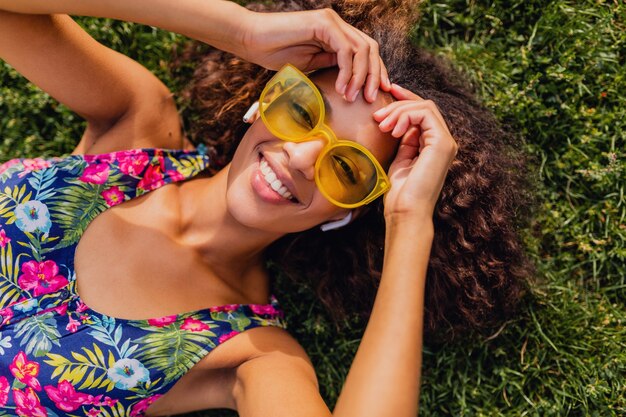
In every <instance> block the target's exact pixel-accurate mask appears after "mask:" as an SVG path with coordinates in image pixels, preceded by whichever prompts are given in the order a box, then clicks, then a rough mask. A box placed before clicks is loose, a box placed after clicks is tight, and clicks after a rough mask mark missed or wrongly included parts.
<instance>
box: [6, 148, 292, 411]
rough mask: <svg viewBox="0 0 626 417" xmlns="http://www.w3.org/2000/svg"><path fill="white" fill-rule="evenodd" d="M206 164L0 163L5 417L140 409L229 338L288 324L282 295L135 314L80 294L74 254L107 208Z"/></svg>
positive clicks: (133, 154) (168, 159)
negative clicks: (113, 311) (102, 308)
mask: <svg viewBox="0 0 626 417" xmlns="http://www.w3.org/2000/svg"><path fill="white" fill-rule="evenodd" d="M207 166H208V157H207V156H205V155H204V154H202V153H201V152H198V151H192V152H189V151H182V150H165V149H135V150H130V151H123V152H113V153H109V154H102V155H93V156H86V155H70V156H66V157H63V158H50V159H41V158H36V159H13V160H10V161H8V162H6V163H4V164H2V165H0V416H16V415H17V416H29V417H31V416H33V417H43V416H89V417H96V416H101V417H109V416H115V417H122V416H141V415H143V414H144V412H145V410H146V409H147V408H148V406H149V405H150V404H151V403H152V402H154V401H155V400H156V399H157V398H159V397H160V396H161V395H163V394H165V393H166V392H167V391H168V390H169V389H170V388H171V387H172V386H173V385H174V383H176V382H177V381H178V380H179V379H180V378H181V377H182V376H183V375H185V373H186V372H188V371H189V370H190V369H191V367H193V366H194V364H196V363H198V361H200V360H201V359H202V358H203V357H204V356H206V355H207V354H208V353H209V352H210V351H211V350H212V349H214V348H215V347H216V346H217V345H219V344H220V343H223V342H224V341H226V340H228V339H229V338H231V337H233V336H234V335H236V334H238V333H240V332H243V331H245V330H247V329H250V328H254V327H258V326H278V327H282V328H285V327H286V325H285V321H284V316H283V313H282V311H281V310H280V309H279V306H278V302H277V300H276V298H275V297H274V296H273V295H272V296H271V298H270V304H265V305H260V304H231V305H224V306H219V307H209V308H206V309H203V310H199V311H193V312H189V313H184V314H178V315H172V316H166V317H158V318H154V319H149V320H126V319H119V318H114V317H109V316H106V315H104V314H100V313H97V312H95V311H94V310H91V309H90V308H89V307H88V306H87V305H85V303H83V302H82V301H81V299H80V297H79V295H78V294H77V292H76V289H75V288H76V274H75V270H74V253H75V250H76V246H77V245H78V241H79V239H80V238H81V236H82V234H83V232H84V231H85V229H86V228H87V226H88V225H89V223H90V222H91V221H93V219H94V218H95V217H96V216H97V215H98V214H100V213H102V212H104V211H105V210H106V209H107V208H109V207H112V206H114V205H116V204H120V203H122V202H124V201H128V200H130V199H132V198H133V197H137V196H140V195H142V194H145V193H146V192H149V191H151V190H154V189H156V188H159V187H161V186H163V185H165V184H169V183H173V182H177V181H182V180H185V179H188V178H191V177H193V176H195V175H197V174H198V173H200V172H201V171H203V170H204V169H205V168H207Z"/></svg>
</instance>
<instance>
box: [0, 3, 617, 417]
mask: <svg viewBox="0 0 626 417" xmlns="http://www.w3.org/2000/svg"><path fill="white" fill-rule="evenodd" d="M80 21H81V23H82V24H84V25H85V26H86V28H87V29H88V30H89V31H90V33H92V34H93V35H94V36H96V37H97V38H98V39H99V40H101V41H102V42H103V43H105V44H107V45H110V46H112V47H113V48H115V49H116V50H119V51H121V52H124V53H127V54H128V55H130V56H132V57H134V58H136V59H138V60H139V61H140V62H142V63H143V64H144V65H146V66H148V67H149V68H150V69H152V70H153V71H155V72H156V73H157V74H158V75H159V76H160V77H161V78H162V79H164V80H165V81H166V82H167V83H168V85H170V87H172V88H173V89H174V90H178V89H180V84H179V83H176V82H174V81H173V80H172V74H170V73H169V72H168V69H167V64H166V62H167V60H168V59H169V56H170V53H171V49H172V48H173V47H174V46H175V45H176V42H177V41H178V40H180V37H178V36H174V35H171V34H168V33H165V32H163V31H158V30H154V29H152V28H147V27H140V26H135V25H132V24H127V23H111V22H107V23H106V24H102V22H99V23H98V25H97V26H96V25H95V24H94V23H93V20H90V19H81V20H80ZM414 38H415V41H416V42H417V43H418V44H420V45H423V46H424V47H427V48H429V49H432V50H434V51H436V52H437V53H438V54H441V55H444V56H446V57H448V58H450V59H451V60H452V61H453V62H455V64H456V65H457V66H458V67H460V68H462V69H463V70H464V71H465V72H467V73H468V74H469V76H470V77H471V79H472V80H474V81H475V83H476V85H477V86H478V89H479V91H480V94H481V97H482V98H483V100H484V102H485V103H486V104H487V105H488V106H489V107H490V108H492V109H493V110H494V111H495V112H496V114H497V115H498V116H499V118H500V119H501V120H503V121H505V122H506V123H507V124H509V125H510V126H511V127H512V128H513V129H514V130H515V131H517V132H519V133H520V134H521V135H523V136H524V137H525V138H526V140H527V145H526V146H527V150H528V152H529V153H530V154H531V155H533V156H534V157H535V160H536V161H537V163H536V169H537V174H538V177H539V179H540V191H539V192H540V199H539V200H540V206H539V210H538V212H537V214H536V217H535V221H534V224H533V227H532V229H531V230H529V231H527V232H526V234H525V239H526V241H527V244H528V247H529V251H530V253H531V254H532V256H533V258H534V260H535V262H536V264H537V266H538V271H539V274H538V275H539V276H538V282H537V283H536V284H534V285H533V293H534V297H533V301H532V302H531V303H530V305H528V306H527V308H525V309H524V310H523V311H521V312H520V314H519V316H518V317H516V318H515V320H513V321H511V322H508V323H506V325H505V326H503V328H502V329H501V331H499V332H498V333H497V334H494V335H493V337H489V338H485V337H479V336H475V337H472V338H470V339H464V340H459V341H456V342H453V343H449V344H445V345H442V346H426V347H425V350H424V371H423V373H424V377H423V381H424V384H423V387H422V394H421V403H420V408H421V414H422V415H424V416H447V415H452V416H496V415H503V416H527V415H528V416H618V415H626V388H625V381H626V331H625V330H624V324H625V323H626V308H625V307H626V305H625V304H626V303H625V300H626V262H625V258H626V196H625V186H626V181H625V180H624V177H625V176H626V151H625V149H626V98H625V96H624V94H625V93H626V7H625V6H624V5H623V4H622V2H619V1H563V0H559V1H521V0H518V1H516V2H508V1H507V2H505V1H500V0H492V1H490V2H487V1H469V0H467V1H463V0H451V1H446V2H430V3H428V4H426V5H425V6H424V9H423V18H422V20H421V22H420V23H419V25H418V26H417V27H416V28H415V30H414ZM82 129H84V125H83V123H82V122H81V121H80V120H79V119H78V118H77V117H75V116H74V115H73V114H71V113H70V112H69V111H68V110H67V109H65V108H63V107H62V106H59V105H57V104H56V103H55V102H54V101H53V100H52V99H51V98H49V97H48V96H47V95H46V94H43V93H41V92H40V91H38V90H37V89H36V88H34V87H33V86H31V85H29V84H28V83H27V82H25V81H24V80H23V79H21V78H20V77H19V76H17V75H16V73H15V72H14V71H13V70H11V69H10V68H8V67H7V66H0V140H1V142H0V160H6V159H9V158H10V157H15V156H35V155H55V154H60V153H64V152H69V151H70V150H71V149H72V147H73V145H74V144H75V143H76V141H77V140H78V138H79V137H80V136H81V132H82ZM277 287H278V288H279V289H280V292H278V293H277V295H278V296H279V299H280V300H281V302H282V304H283V306H284V308H285V310H286V311H287V312H288V321H289V324H290V331H291V332H292V334H293V335H294V336H295V337H297V338H298V339H299V340H300V342H301V343H302V344H303V345H304V346H305V348H306V349H307V351H308V352H309V354H310V355H311V358H312V360H313V362H314V364H315V365H316V369H317V371H318V377H319V380H320V384H321V386H322V394H323V396H324V398H325V399H326V400H327V403H328V404H329V406H331V408H332V406H333V405H334V402H335V401H336V398H337V396H338V394H339V392H340V389H341V385H342V381H343V378H344V377H345V375H346V373H347V371H348V369H349V366H350V363H351V361H352V357H353V355H354V352H355V351H356V348H357V347H358V338H359V336H360V334H361V332H362V323H353V325H352V326H351V329H350V330H347V331H345V332H342V334H340V335H337V334H335V332H334V331H333V329H332V327H331V326H330V324H329V321H328V318H327V316H326V315H325V314H324V313H323V312H322V310H321V309H320V307H319V305H318V304H317V303H316V302H315V300H314V298H313V296H312V294H311V293H310V292H309V291H307V290H306V289H302V288H297V287H295V286H293V285H292V284H290V283H288V282H285V281H284V280H279V283H278V286H277ZM381 400H382V401H384V400H385V399H381ZM192 415H193V416H204V417H218V416H232V415H234V414H233V413H230V412H222V411H211V412H204V413H195V414H190V416H192Z"/></svg>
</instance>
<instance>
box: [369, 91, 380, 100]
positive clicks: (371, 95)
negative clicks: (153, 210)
mask: <svg viewBox="0 0 626 417" xmlns="http://www.w3.org/2000/svg"><path fill="white" fill-rule="evenodd" d="M373 90H374V91H372V93H371V94H370V97H372V102H373V101H375V100H376V97H378V88H374V89H373Z"/></svg>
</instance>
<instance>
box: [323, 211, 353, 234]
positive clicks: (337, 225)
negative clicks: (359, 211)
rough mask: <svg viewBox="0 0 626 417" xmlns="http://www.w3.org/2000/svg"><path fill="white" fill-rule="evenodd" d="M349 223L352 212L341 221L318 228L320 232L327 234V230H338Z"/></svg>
mask: <svg viewBox="0 0 626 417" xmlns="http://www.w3.org/2000/svg"><path fill="white" fill-rule="evenodd" d="M350 221H352V212H349V213H348V214H347V215H346V217H344V218H343V219H339V220H335V221H333V222H328V223H324V224H323V225H321V226H320V229H322V232H328V231H329V230H335V229H339V228H340V227H343V226H345V225H346V224H348V223H350Z"/></svg>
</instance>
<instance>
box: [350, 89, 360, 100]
mask: <svg viewBox="0 0 626 417" xmlns="http://www.w3.org/2000/svg"><path fill="white" fill-rule="evenodd" d="M358 95H359V90H356V91H355V92H354V93H353V94H352V96H351V97H350V101H351V102H354V100H356V98H357V96H358Z"/></svg>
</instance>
